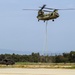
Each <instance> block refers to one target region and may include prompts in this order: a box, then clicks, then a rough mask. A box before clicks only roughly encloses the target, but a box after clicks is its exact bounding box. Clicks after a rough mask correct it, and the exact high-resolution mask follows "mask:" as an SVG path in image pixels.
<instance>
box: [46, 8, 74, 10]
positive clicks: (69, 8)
mask: <svg viewBox="0 0 75 75" xmlns="http://www.w3.org/2000/svg"><path fill="white" fill-rule="evenodd" d="M45 9H49V10H75V8H68V9H54V8H45Z"/></svg>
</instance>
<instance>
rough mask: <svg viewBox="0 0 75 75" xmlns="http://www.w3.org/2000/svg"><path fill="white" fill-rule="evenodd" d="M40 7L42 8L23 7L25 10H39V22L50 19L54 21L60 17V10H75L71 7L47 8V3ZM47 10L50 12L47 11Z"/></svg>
mask: <svg viewBox="0 0 75 75" xmlns="http://www.w3.org/2000/svg"><path fill="white" fill-rule="evenodd" d="M39 8H40V9H23V10H32V11H38V15H37V19H38V22H39V21H40V20H42V21H44V22H45V21H48V20H52V21H53V22H54V20H55V19H57V18H58V17H60V15H59V13H58V10H75V9H74V8H69V9H55V8H47V7H46V5H45V4H44V5H43V6H42V7H39ZM45 12H48V13H45Z"/></svg>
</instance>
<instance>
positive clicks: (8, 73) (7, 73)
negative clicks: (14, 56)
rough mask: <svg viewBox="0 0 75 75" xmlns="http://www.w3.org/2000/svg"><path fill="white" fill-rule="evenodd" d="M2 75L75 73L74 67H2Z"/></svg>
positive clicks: (59, 74) (0, 70)
mask: <svg viewBox="0 0 75 75" xmlns="http://www.w3.org/2000/svg"><path fill="white" fill-rule="evenodd" d="M0 75H75V70H74V69H27V68H0Z"/></svg>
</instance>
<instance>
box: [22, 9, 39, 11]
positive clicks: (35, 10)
mask: <svg viewBox="0 0 75 75" xmlns="http://www.w3.org/2000/svg"><path fill="white" fill-rule="evenodd" d="M23 10H26V11H27V10H28V11H39V9H23Z"/></svg>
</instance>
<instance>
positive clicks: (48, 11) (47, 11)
mask: <svg viewBox="0 0 75 75" xmlns="http://www.w3.org/2000/svg"><path fill="white" fill-rule="evenodd" d="M43 11H44V12H52V11H49V10H43Z"/></svg>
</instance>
